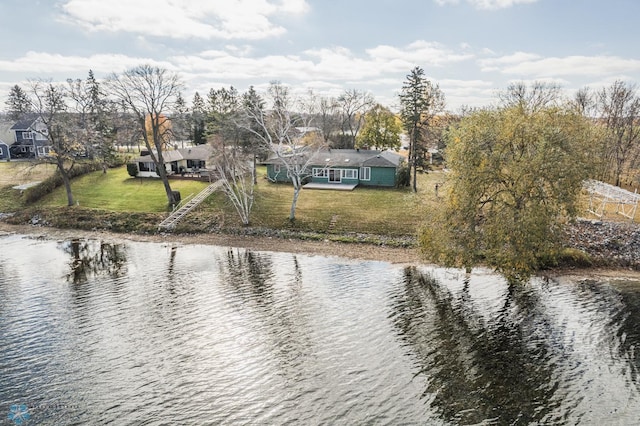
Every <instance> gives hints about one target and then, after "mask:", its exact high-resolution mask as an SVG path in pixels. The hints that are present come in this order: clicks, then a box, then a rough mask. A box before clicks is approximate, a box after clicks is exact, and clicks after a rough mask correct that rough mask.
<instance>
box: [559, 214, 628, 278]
mask: <svg viewBox="0 0 640 426" xmlns="http://www.w3.org/2000/svg"><path fill="white" fill-rule="evenodd" d="M566 232H567V245H568V246H569V247H571V248H574V249H578V250H581V251H583V252H585V253H587V254H588V255H589V256H591V258H592V260H593V262H594V263H595V265H596V266H607V267H619V268H629V269H633V270H636V271H640V225H639V224H636V223H629V222H626V223H623V222H608V221H596V220H586V219H581V220H577V221H576V222H575V223H573V224H571V225H569V226H567V228H566Z"/></svg>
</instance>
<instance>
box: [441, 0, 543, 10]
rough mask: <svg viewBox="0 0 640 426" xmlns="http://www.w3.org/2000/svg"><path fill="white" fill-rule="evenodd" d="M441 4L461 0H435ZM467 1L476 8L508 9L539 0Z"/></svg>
mask: <svg viewBox="0 0 640 426" xmlns="http://www.w3.org/2000/svg"><path fill="white" fill-rule="evenodd" d="M434 1H435V2H436V3H437V4H439V5H440V6H444V5H447V4H458V3H460V0H434ZM466 1H467V3H469V4H470V5H472V6H473V7H475V8H476V9H483V10H496V9H506V8H508V7H512V6H515V5H518V4H527V3H535V2H537V1H538V0H466Z"/></svg>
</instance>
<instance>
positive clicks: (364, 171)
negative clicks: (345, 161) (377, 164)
mask: <svg viewBox="0 0 640 426" xmlns="http://www.w3.org/2000/svg"><path fill="white" fill-rule="evenodd" d="M360 180H371V167H360Z"/></svg>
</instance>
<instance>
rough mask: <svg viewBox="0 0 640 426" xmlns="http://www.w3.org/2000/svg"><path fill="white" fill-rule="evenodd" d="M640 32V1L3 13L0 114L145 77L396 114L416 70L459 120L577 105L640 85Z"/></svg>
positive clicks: (314, 1) (111, 5)
mask: <svg viewBox="0 0 640 426" xmlns="http://www.w3.org/2000/svg"><path fill="white" fill-rule="evenodd" d="M638 19H640V1H638V0H154V1H152V0H40V1H36V0H1V1H0V110H4V109H5V105H4V101H5V100H6V95H7V94H8V92H9V89H10V88H11V86H13V85H15V84H19V85H23V84H25V83H26V82H27V81H28V80H29V79H44V80H52V81H64V80H66V79H68V78H72V79H76V78H81V79H84V78H86V77H87V74H88V72H89V70H90V69H91V70H93V72H94V74H95V75H96V77H97V78H99V79H101V78H105V77H107V76H108V75H109V74H111V73H120V72H122V71H124V70H126V69H128V68H131V67H135V66H137V65H141V64H150V65H154V66H159V67H162V68H166V69H168V70H170V71H172V72H176V73H178V75H179V76H180V78H181V80H182V82H183V83H184V91H183V96H184V98H185V99H186V100H187V101H188V102H189V103H190V102H191V99H192V98H193V94H194V93H195V92H196V91H197V92H199V93H200V94H201V95H203V96H205V95H206V93H208V92H209V90H210V89H212V88H213V89H218V88H221V87H229V86H234V87H235V88H236V89H238V90H239V91H240V92H243V91H245V90H246V89H247V88H249V86H254V87H255V88H256V89H257V90H258V91H263V90H265V89H266V87H267V86H268V85H269V82H271V81H279V82H281V83H282V84H285V85H288V86H290V87H291V88H292V90H294V91H295V92H296V93H300V94H302V93H306V92H308V90H309V89H311V90H313V92H314V93H316V94H318V95H324V96H339V95H340V94H341V93H342V92H344V91H345V90H352V89H356V90H359V91H364V92H369V93H371V95H373V96H374V98H375V99H376V100H377V101H378V102H379V103H381V104H383V105H385V106H387V107H390V108H392V109H397V107H398V104H399V101H398V93H399V92H400V90H401V88H402V84H403V82H404V81H405V79H406V76H407V74H408V73H409V72H410V71H411V69H413V68H414V67H416V66H419V67H421V68H422V69H423V70H424V71H425V75H426V77H427V78H428V79H429V80H431V81H432V82H433V83H437V84H438V85H439V87H440V89H441V90H442V92H443V93H444V95H445V99H446V104H447V110H449V111H452V112H456V111H459V109H460V108H461V107H463V106H469V107H481V106H488V105H491V104H493V103H495V100H496V94H497V93H498V92H499V91H501V90H504V89H505V88H506V87H508V85H509V84H510V83H513V82H524V83H530V82H533V81H544V82H551V83H557V84H559V85H560V86H561V87H562V88H563V90H564V91H565V93H566V95H567V96H573V94H574V93H575V92H576V91H577V90H578V89H580V88H583V87H586V86H588V87H590V88H592V89H593V90H596V91H597V90H600V89H602V88H603V87H606V86H609V85H611V84H612V83H613V82H614V81H615V80H617V79H619V80H623V81H626V82H628V83H630V84H636V82H638V81H639V79H640V46H639V45H638V41H639V40H640V25H638V24H637V22H638Z"/></svg>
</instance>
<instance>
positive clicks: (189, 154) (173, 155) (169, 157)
mask: <svg viewBox="0 0 640 426" xmlns="http://www.w3.org/2000/svg"><path fill="white" fill-rule="evenodd" d="M211 154H213V148H212V147H211V145H207V144H204V145H196V146H194V147H191V148H179V149H174V150H164V151H162V158H163V159H164V162H165V163H171V162H173V161H179V160H205V161H206V160H208V159H209V157H211ZM135 161H136V162H141V163H150V162H151V161H152V159H151V155H142V156H140V157H138V158H136V159H135Z"/></svg>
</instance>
